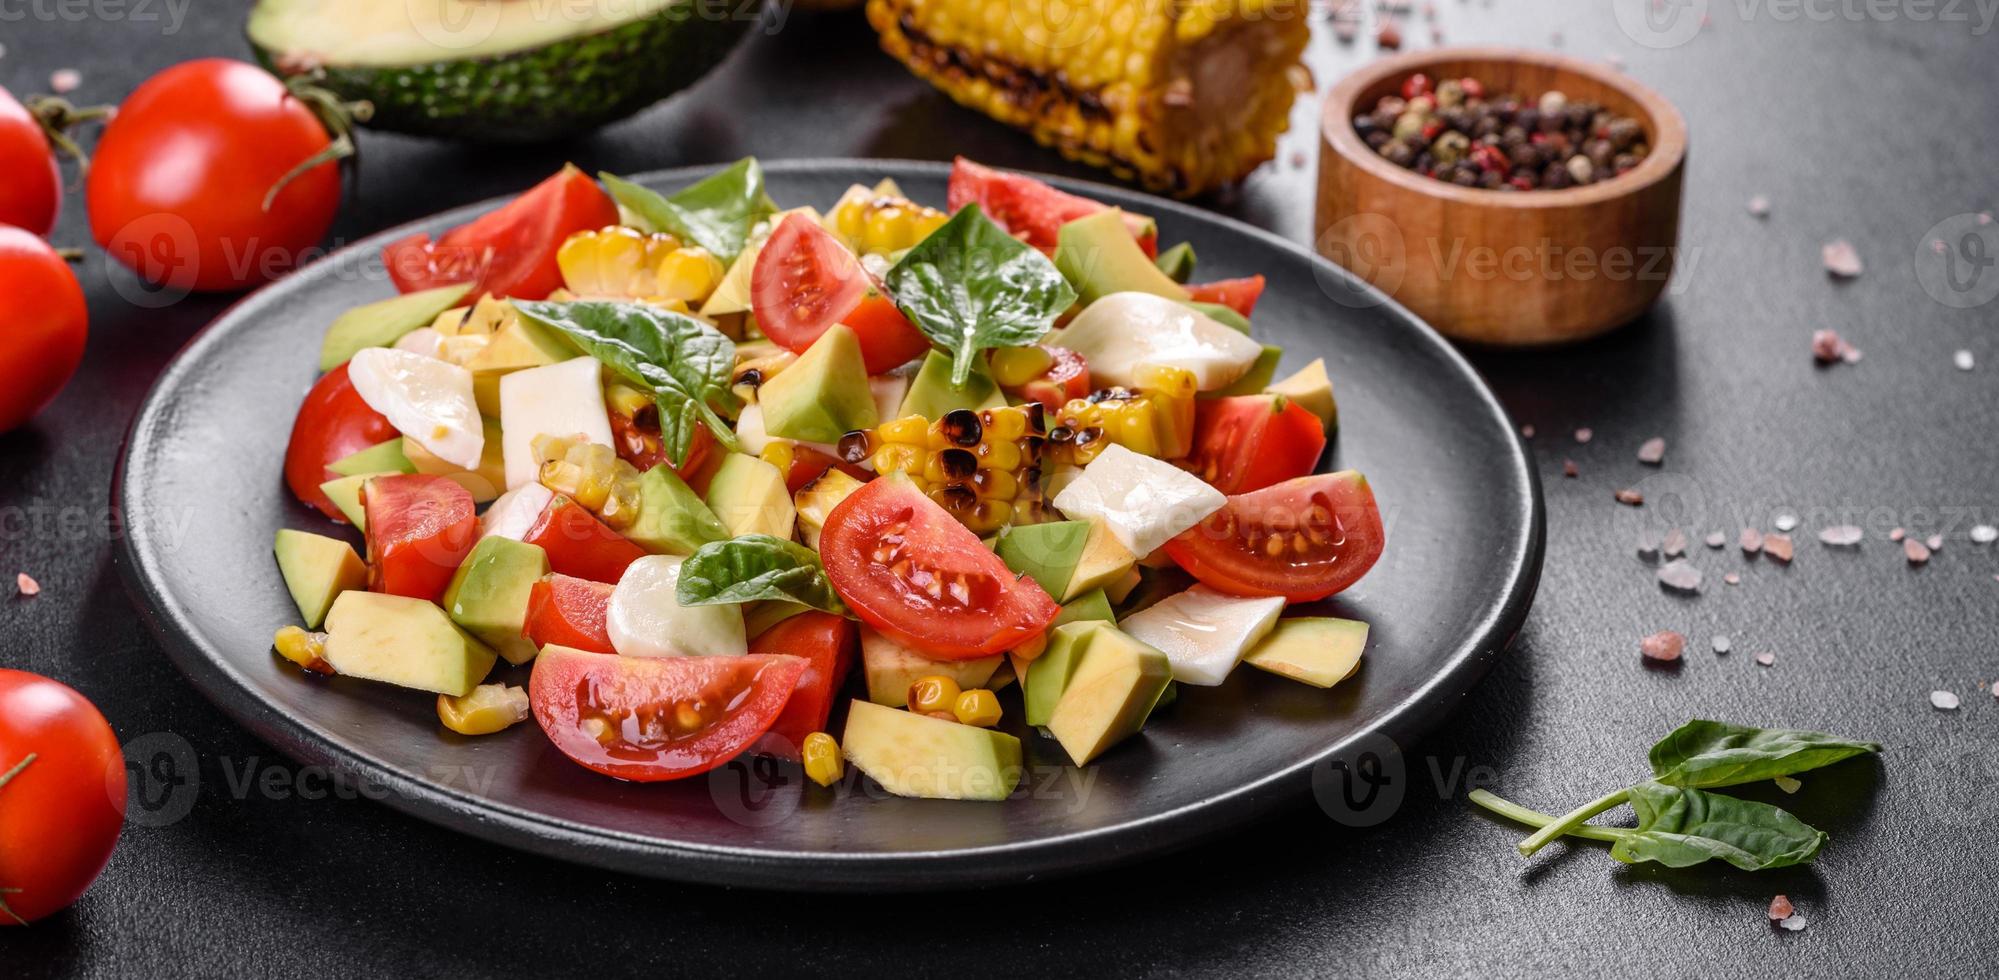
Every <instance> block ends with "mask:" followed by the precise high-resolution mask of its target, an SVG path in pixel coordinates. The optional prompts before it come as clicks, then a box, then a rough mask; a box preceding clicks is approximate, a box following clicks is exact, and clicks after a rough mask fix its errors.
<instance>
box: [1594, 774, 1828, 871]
mask: <svg viewBox="0 0 1999 980" xmlns="http://www.w3.org/2000/svg"><path fill="white" fill-rule="evenodd" d="M1631 809H1632V810H1634V811H1635V812H1637V814H1638V826H1637V827H1636V828H1634V829H1632V830H1630V831H1627V832H1625V833H1621V834H1618V838H1617V842H1616V843H1615V844H1612V845H1611V846H1610V856H1611V857H1614V858H1616V859H1618V860H1619V861H1623V862H1624V863H1626V864H1637V863H1639V862H1642V861H1656V862H1658V863H1660V864H1663V865H1665V866H1667V867H1669V868H1684V867H1687V866H1689V865H1695V864H1700V863H1701V862H1703V861H1708V860H1711V859H1716V858H1719V859H1720V860H1723V861H1727V862H1728V863H1730V864H1732V865H1735V866H1736V867H1738V868H1741V869H1742V870H1744V871H1761V870H1763V869H1764V868H1783V867H1788V866H1790V865H1794V864H1803V863H1805V862H1806V861H1810V860H1811V859H1812V856H1813V855H1816V854H1817V853H1818V852H1819V848H1820V847H1821V846H1823V845H1824V844H1825V839H1826V837H1825V832H1824V831H1821V830H1818V829H1816V828H1814V827H1812V826H1810V825H1809V824H1806V823H1805V822H1804V821H1802V820H1799V819H1798V818H1797V817H1794V816H1792V815H1791V814H1790V813H1788V812H1786V811H1784V810H1781V809H1778V808H1777V807H1774V806H1771V805H1770V804H1768V803H1758V802H1756V801H1754V800H1742V799H1737V798H1735V797H1733V796H1723V795H1722V794H1720V793H1709V792H1706V791H1704V790H1698V789H1687V788H1685V787H1680V786H1668V785H1666V784H1664V783H1659V782H1643V783H1639V784H1638V785H1636V786H1633V787H1631ZM1613 832H1614V831H1613Z"/></svg>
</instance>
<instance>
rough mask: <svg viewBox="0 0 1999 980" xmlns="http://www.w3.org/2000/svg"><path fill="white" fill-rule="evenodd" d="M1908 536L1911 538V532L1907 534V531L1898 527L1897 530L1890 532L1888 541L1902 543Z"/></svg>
mask: <svg viewBox="0 0 1999 980" xmlns="http://www.w3.org/2000/svg"><path fill="white" fill-rule="evenodd" d="M1908 536H1909V532H1907V531H1905V530H1903V529H1901V528H1899V527H1898V528H1896V529H1894V530H1893V531H1889V532H1888V540H1890V541H1896V542H1899V541H1901V540H1902V539H1903V538H1905V537H1908Z"/></svg>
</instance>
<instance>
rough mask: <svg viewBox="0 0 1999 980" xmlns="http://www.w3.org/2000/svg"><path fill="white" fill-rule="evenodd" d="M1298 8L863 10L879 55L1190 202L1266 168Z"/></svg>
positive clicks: (1301, 39)
mask: <svg viewBox="0 0 1999 980" xmlns="http://www.w3.org/2000/svg"><path fill="white" fill-rule="evenodd" d="M1307 11H1308V4H1307V2H1306V0H1178V2H1175V0H1095V2H1080V0H1008V2H1005V3H1000V2H994V0H987V2H983V3H975V2H972V0H868V22H869V23H870V24H872V25H874V28H875V31H876V33H878V34H880V35H881V45H882V49H883V50H884V51H887V52H888V53H889V54H890V55H891V56H893V57H894V58H895V59H896V60H898V61H901V62H902V63H903V64H905V65H907V66H909V69H910V71H912V72H914V73H915V74H916V75H917V76H919V77H921V78H923V79H925V80H927V81H929V82H930V83H931V84H933V85H936V86H937V87H939V88H941V89H943V90H944V91H945V93H947V94H948V95H950V96H951V97H952V98H953V99H956V100H957V101H958V102H959V103H961V104H963V105H966V106H969V107H971V108H974V109H977V110H979V111H981V112H984V113H986V114H987V115H989V116H992V117H993V118H995V119H998V120H1000V121H1001V122H1004V123H1007V124H1009V125H1012V126H1017V127H1020V128H1022V129H1025V130H1027V131H1028V132H1029V133H1031V134H1033V136H1034V138H1035V139H1037V140H1039V141H1041V142H1042V143H1043V144H1044V145H1047V146H1051V147H1054V148H1055V149H1057V150H1059V151H1061V153H1062V154H1063V155H1064V156H1067V157H1069V158H1071V159H1075V160H1082V161H1084V162H1086V163H1089V164H1092V165H1094V166H1099V167H1107V168H1109V169H1110V170H1111V171H1112V172H1113V173H1116V174H1117V175H1118V176H1120V177H1125V178H1128V179H1134V178H1135V179H1137V180H1139V181H1140V182H1142V183H1143V184H1144V185H1145V186H1146V187H1147V188H1148V189H1151V190H1163V191H1167V192H1170V193H1173V194H1176V195H1181V196H1186V195H1192V194H1197V193H1199V192H1201V191H1205V190H1209V189H1212V188H1214V187H1217V186H1220V185H1222V184H1225V183H1229V182H1231V181H1234V180H1237V179H1239V178H1241V177H1243V176H1244V175H1246V174H1248V173H1249V172H1250V171H1251V170H1253V169H1255V168H1256V166H1257V165H1259V164H1261V163H1263V162H1265V161H1267V160H1269V159H1271V157H1272V156H1273V155H1274V154H1275V152H1276V149H1277V136H1278V134H1280V133H1282V132H1284V130H1285V129H1286V128H1288V126H1289V123H1290V109H1291V105H1292V102H1293V101H1294V100H1295V99H1296V98H1297V95H1298V90H1297V87H1296V86H1297V82H1298V76H1299V75H1300V74H1302V73H1304V68H1303V66H1302V64H1301V63H1300V55H1301V54H1302V53H1303V52H1304V50H1305V44H1306V41H1307V40H1308V39H1309V37H1310V33H1311V32H1310V28H1309V26H1308V17H1307Z"/></svg>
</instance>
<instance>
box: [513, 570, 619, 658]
mask: <svg viewBox="0 0 1999 980" xmlns="http://www.w3.org/2000/svg"><path fill="white" fill-rule="evenodd" d="M614 588H615V586H612V585H611V584H610V583H608V582H592V581H590V580H589V579H587V578H576V577H575V576H573V575H561V574H552V575H545V576H543V577H542V578H541V579H540V580H539V581H537V582H535V584H534V587H533V588H531V589H529V590H528V617H527V624H526V627H525V628H524V629H523V630H522V633H524V634H525V635H526V636H527V638H528V639H530V640H533V641H534V645H535V646H537V647H545V646H548V645H549V644H551V643H553V644H556V645H558V646H565V647H574V648H576V649H578V650H587V651H589V652H591V653H613V652H615V651H613V650H612V649H611V633H610V630H609V629H608V628H607V627H606V625H605V616H606V613H607V611H608V610H609V609H610V606H611V592H612V590H613V589H614Z"/></svg>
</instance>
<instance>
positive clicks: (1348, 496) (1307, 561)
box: [1166, 470, 1383, 602]
mask: <svg viewBox="0 0 1999 980" xmlns="http://www.w3.org/2000/svg"><path fill="white" fill-rule="evenodd" d="M1273 537H1281V538H1283V539H1285V540H1284V543H1283V544H1282V546H1280V547H1278V548H1277V550H1276V553H1275V554H1272V552H1271V544H1270V542H1271V539H1272V538H1273ZM1382 542H1383V534H1382V530H1381V511H1380V509H1379V508H1377V507H1376V506H1375V504H1374V491H1373V490H1371V489H1369V488H1368V485H1367V478H1366V477H1364V476H1361V475H1360V474H1359V473H1356V472H1354V471H1353V470H1343V471H1341V472H1338V473H1321V474H1319V475H1318V476H1306V477H1300V478H1298V479H1296V480H1288V481H1286V482H1284V483H1280V484H1278V485H1276V486H1274V487H1266V488H1265V489H1262V490H1258V491H1256V492H1254V493H1246V494H1241V495H1238V496H1234V497H1230V498H1229V502H1228V505H1227V506H1225V507H1223V508H1222V509H1221V510H1218V511H1216V512H1214V513H1213V514H1210V515H1209V516H1208V517H1207V519H1206V520H1203V521H1202V522H1201V523H1199V524H1196V525H1194V526H1193V527H1191V528H1189V529H1187V530H1186V531H1183V532H1181V534H1180V536H1179V537H1176V538H1174V539H1173V540H1171V541H1168V542H1166V553H1167V554H1168V555H1169V556H1171V557H1172V558H1173V561H1174V562H1176V563H1177V564H1179V566H1180V567H1181V568H1184V569H1186V570H1187V571H1188V572H1190V573H1192V574H1193V576H1194V577H1195V578H1197V579H1200V580H1201V582H1202V583H1203V584H1206V585H1208V586H1210V587H1212V588H1215V589H1218V590H1220V591H1222V592H1227V593H1229V594H1230V595H1243V596H1283V597H1284V598H1285V599H1286V600H1288V601H1291V602H1310V601H1312V600H1314V599H1323V598H1325V597H1327V596H1329V595H1332V594H1333V593H1335V592H1338V591H1340V590H1342V589H1345V588H1346V587H1347V586H1349V585H1352V584H1354V583H1355V582H1358V581H1360V577H1361V576H1363V575H1366V574H1367V570H1368V569H1370V568H1373V567H1374V562H1375V559H1377V558H1380V557H1381V545H1382Z"/></svg>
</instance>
